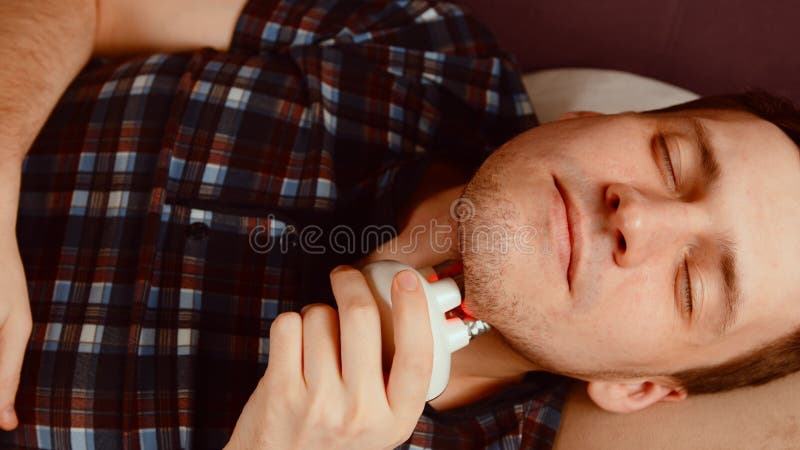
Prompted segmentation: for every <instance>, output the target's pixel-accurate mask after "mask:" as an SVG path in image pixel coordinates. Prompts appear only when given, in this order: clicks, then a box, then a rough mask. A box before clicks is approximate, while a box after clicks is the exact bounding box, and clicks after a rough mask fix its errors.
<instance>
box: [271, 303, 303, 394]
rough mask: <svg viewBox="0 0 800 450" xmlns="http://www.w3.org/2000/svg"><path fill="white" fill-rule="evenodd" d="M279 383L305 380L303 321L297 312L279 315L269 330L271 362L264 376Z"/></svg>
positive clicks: (293, 382)
mask: <svg viewBox="0 0 800 450" xmlns="http://www.w3.org/2000/svg"><path fill="white" fill-rule="evenodd" d="M264 376H265V377H266V376H269V377H272V378H273V379H274V380H275V381H276V382H277V383H286V384H295V383H297V382H298V381H300V382H302V380H303V378H302V377H303V319H302V318H301V317H300V314H297V313H296V312H285V313H282V314H278V317H276V318H275V319H274V320H273V321H272V325H271V326H270V329H269V361H268V362H267V371H266V373H265V375H264Z"/></svg>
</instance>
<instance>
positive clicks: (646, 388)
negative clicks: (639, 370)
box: [586, 380, 687, 413]
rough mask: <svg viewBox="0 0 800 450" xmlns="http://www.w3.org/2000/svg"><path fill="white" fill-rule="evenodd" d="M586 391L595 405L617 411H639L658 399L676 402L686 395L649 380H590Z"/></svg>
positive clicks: (679, 390) (683, 392)
mask: <svg viewBox="0 0 800 450" xmlns="http://www.w3.org/2000/svg"><path fill="white" fill-rule="evenodd" d="M586 391H587V393H588V394H589V397H590V398H591V399H592V400H593V401H594V402H595V403H596V404H597V406H599V407H601V408H603V409H605V410H606V411H610V412H617V413H629V412H633V411H639V410H642V409H645V408H647V407H648V406H650V405H652V404H654V403H657V402H659V401H665V402H677V401H681V400H683V399H685V398H686V396H687V393H686V391H685V390H681V389H676V388H674V387H671V386H668V385H666V384H660V383H659V382H654V381H650V380H643V381H634V382H619V381H591V382H589V384H588V386H587V387H586Z"/></svg>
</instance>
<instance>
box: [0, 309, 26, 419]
mask: <svg viewBox="0 0 800 450" xmlns="http://www.w3.org/2000/svg"><path fill="white" fill-rule="evenodd" d="M10 317H12V318H15V319H16V320H7V321H6V323H5V324H3V327H2V329H0V428H2V429H4V430H13V429H14V428H16V427H17V425H18V424H19V422H18V420H17V415H16V413H15V411H14V399H15V397H16V395H17V389H18V387H19V379H20V372H21V371H22V361H23V359H24V358H25V347H27V345H28V338H30V334H31V319H30V314H29V313H26V314H23V315H22V318H20V315H18V314H13V313H12V314H10Z"/></svg>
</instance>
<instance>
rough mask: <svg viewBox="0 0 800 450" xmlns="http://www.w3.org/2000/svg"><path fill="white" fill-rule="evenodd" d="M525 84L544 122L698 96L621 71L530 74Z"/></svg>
mask: <svg viewBox="0 0 800 450" xmlns="http://www.w3.org/2000/svg"><path fill="white" fill-rule="evenodd" d="M522 81H523V83H524V84H525V89H526V90H527V91H528V96H529V97H530V99H531V102H532V103H533V109H534V111H536V116H537V117H538V118H539V122H541V123H545V122H551V121H553V120H555V119H557V118H558V116H560V115H561V114H563V113H565V112H569V111H582V110H587V111H597V112H601V113H606V114H613V113H618V112H623V111H646V110H648V109H656V108H662V107H665V106H670V105H674V104H677V103H683V102H687V101H689V100H693V99H695V98H697V97H698V95H697V94H695V93H693V92H690V91H688V90H686V89H683V88H679V87H677V86H673V85H671V84H667V83H664V82H662V81H658V80H654V79H652V78H647V77H643V76H640V75H636V74H632V73H629V72H621V71H618V70H605V69H580V68H564V69H548V70H540V71H536V72H531V73H528V74H526V75H524V76H523V77H522Z"/></svg>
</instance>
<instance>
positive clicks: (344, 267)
mask: <svg viewBox="0 0 800 450" xmlns="http://www.w3.org/2000/svg"><path fill="white" fill-rule="evenodd" d="M348 267H350V266H348V265H347V264H341V265H338V266H336V267H334V268H333V270H331V273H336V272H339V271H342V270H344V269H347V268H348Z"/></svg>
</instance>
